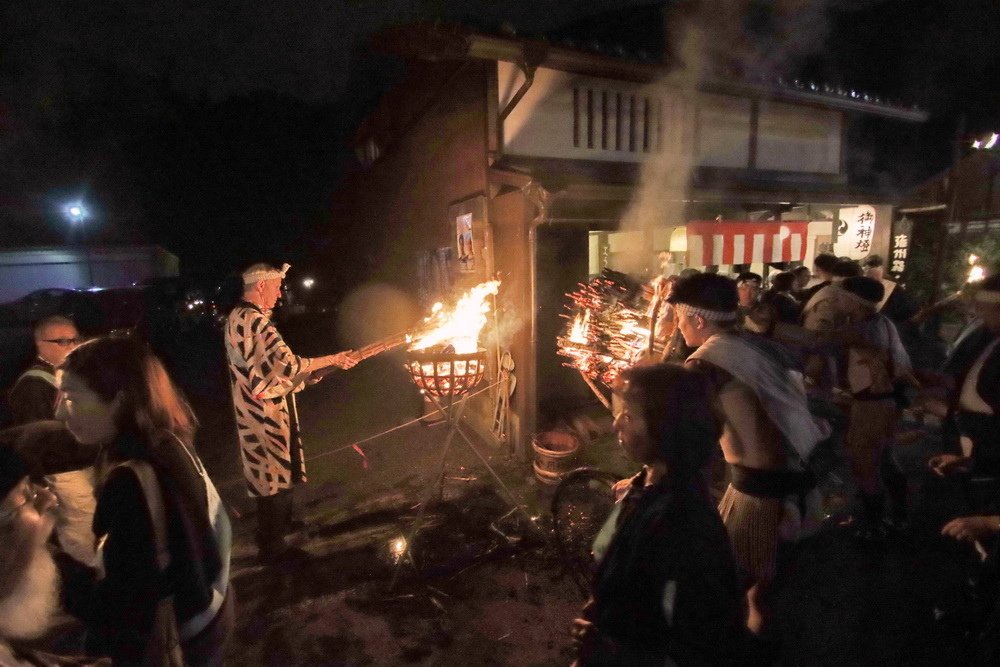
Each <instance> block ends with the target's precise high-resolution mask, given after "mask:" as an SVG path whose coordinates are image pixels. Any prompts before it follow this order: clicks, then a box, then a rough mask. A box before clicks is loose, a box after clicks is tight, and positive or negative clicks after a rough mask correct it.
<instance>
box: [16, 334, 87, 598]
mask: <svg viewBox="0 0 1000 667" xmlns="http://www.w3.org/2000/svg"><path fill="white" fill-rule="evenodd" d="M79 343H80V334H79V333H78V332H77V329H76V325H74V324H73V321H72V320H70V319H69V318H67V317H63V316H62V315H52V316H49V317H46V318H44V319H42V320H40V321H39V322H38V324H36V325H35V349H36V350H37V351H38V358H37V359H36V360H35V362H34V363H33V364H32V365H31V366H30V367H29V368H28V370H26V371H25V372H24V373H22V374H21V377H19V378H18V379H17V382H16V383H15V384H14V388H13V389H12V390H11V392H10V409H11V414H12V415H13V417H14V424H15V425H17V426H18V428H17V429H11V430H10V431H5V432H4V433H3V434H2V436H0V440H2V441H11V442H14V441H16V442H18V443H19V445H18V446H19V449H18V451H19V452H21V454H22V455H23V456H24V457H25V459H27V460H28V461H29V463H31V464H32V465H33V466H34V467H35V468H37V469H38V470H34V469H33V470H34V472H35V474H41V473H43V472H44V473H46V474H45V480H46V482H47V483H48V485H49V487H50V488H51V489H52V492H53V493H54V494H55V495H56V497H57V498H58V499H59V505H60V507H59V509H58V511H57V514H58V516H59V521H58V522H57V525H56V539H55V542H56V544H57V545H58V547H59V549H58V551H57V552H56V554H55V559H56V564H57V565H58V566H59V572H60V576H61V578H62V580H63V594H64V596H63V606H64V607H65V608H66V610H67V611H69V612H70V613H71V614H73V615H75V616H78V617H82V616H84V615H86V614H87V605H88V604H89V595H90V588H91V585H92V582H93V579H94V576H95V569H94V568H95V566H96V564H97V553H96V551H95V549H94V532H93V530H92V528H91V524H92V522H93V520H94V509H95V507H96V505H97V501H96V499H95V497H94V467H93V465H92V461H89V462H83V461H82V460H80V459H79V457H78V456H76V454H77V450H78V447H77V446H76V445H75V443H74V441H73V438H72V436H71V435H70V434H69V432H68V431H66V429H65V426H64V425H63V424H61V423H59V422H56V421H54V419H55V407H56V399H57V398H58V394H59V392H58V390H57V389H56V386H55V381H56V380H55V369H56V367H57V366H59V364H61V363H62V362H63V360H64V359H66V356H67V355H68V354H69V353H70V352H72V351H73V350H74V349H75V348H76V347H77V345H78V344H79ZM43 458H44V459H45V461H44V463H43V462H42V461H41V460H40V459H43ZM64 459H70V460H71V461H72V464H71V465H61V461H62V460H64ZM53 465H54V466H55V469H47V468H51V466H53Z"/></svg>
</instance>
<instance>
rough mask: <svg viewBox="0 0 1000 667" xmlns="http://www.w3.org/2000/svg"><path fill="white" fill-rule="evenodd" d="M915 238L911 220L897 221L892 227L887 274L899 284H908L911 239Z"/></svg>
mask: <svg viewBox="0 0 1000 667" xmlns="http://www.w3.org/2000/svg"><path fill="white" fill-rule="evenodd" d="M911 238H913V221H912V220H910V219H909V218H905V217H904V218H902V219H901V220H897V221H896V224H894V225H893V226H892V237H891V238H890V239H889V257H887V258H886V267H885V270H886V273H888V274H889V275H890V276H892V279H893V280H895V281H896V282H897V283H904V282H906V276H905V273H906V260H907V258H908V257H909V255H910V239H911Z"/></svg>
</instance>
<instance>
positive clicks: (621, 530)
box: [572, 364, 745, 665]
mask: <svg viewBox="0 0 1000 667" xmlns="http://www.w3.org/2000/svg"><path fill="white" fill-rule="evenodd" d="M622 392H623V409H622V411H621V412H620V414H619V415H618V417H617V418H616V420H615V430H616V431H617V432H618V438H619V442H620V443H621V446H622V448H623V449H624V450H625V453H626V454H627V455H628V456H629V457H630V458H632V459H633V460H635V461H638V462H641V463H643V464H644V469H643V471H642V472H640V473H639V474H638V475H636V476H635V478H633V480H632V482H631V484H630V485H629V488H628V490H627V492H626V493H625V496H624V498H622V499H621V501H620V502H619V503H618V504H617V505H616V507H615V510H614V511H613V512H612V515H611V517H609V519H608V522H607V524H606V525H605V527H604V529H602V531H601V536H599V537H598V543H597V544H595V555H597V556H598V557H599V559H600V563H599V569H598V571H597V574H596V576H595V578H594V582H593V597H592V599H591V601H590V602H588V604H587V606H586V607H585V608H584V610H583V616H582V618H578V619H576V620H575V621H574V625H573V630H572V632H573V636H574V640H575V643H576V645H577V649H578V660H577V664H579V665H646V664H650V665H652V664H655V665H663V664H672V663H670V662H669V661H673V662H674V663H678V664H698V665H704V664H713V665H715V664H729V663H735V662H737V661H738V660H739V659H740V655H741V648H742V646H743V637H744V622H745V611H744V607H743V591H742V589H741V587H740V584H739V580H738V577H737V574H736V566H735V565H734V563H733V557H732V553H731V550H730V547H729V542H728V539H727V537H726V530H725V528H724V526H723V525H722V520H721V519H720V518H719V513H718V511H717V510H716V509H715V507H714V505H713V503H712V501H711V500H710V498H709V493H708V490H707V487H706V484H705V480H704V478H703V476H702V472H701V471H702V469H703V468H704V466H705V464H706V463H707V461H708V459H709V457H710V456H711V453H712V451H713V450H714V449H715V447H716V446H717V444H716V443H717V442H718V437H719V433H720V425H719V424H718V422H717V421H716V419H715V416H714V415H713V413H712V409H711V401H710V400H709V395H708V388H707V385H706V382H705V380H704V379H703V378H702V377H701V376H700V375H699V374H698V373H696V372H695V371H691V370H688V369H685V368H683V367H681V366H677V365H673V364H661V365H655V366H645V367H635V368H632V369H630V370H629V371H627V372H626V373H625V374H624V376H623V383H622ZM609 533H613V537H611V538H610V542H608V540H606V539H602V537H606V536H607V535H608V534H609ZM605 544H606V547H605V546H604V545H605Z"/></svg>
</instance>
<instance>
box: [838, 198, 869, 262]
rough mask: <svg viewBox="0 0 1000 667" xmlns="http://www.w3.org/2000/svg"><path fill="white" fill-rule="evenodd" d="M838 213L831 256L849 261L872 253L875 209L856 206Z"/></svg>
mask: <svg viewBox="0 0 1000 667" xmlns="http://www.w3.org/2000/svg"><path fill="white" fill-rule="evenodd" d="M839 213H840V219H839V220H838V222H837V240H836V242H835V243H834V244H833V254H835V255H837V256H839V257H850V258H851V259H864V258H865V257H867V256H868V255H869V254H870V253H871V251H872V240H873V238H874V234H875V222H876V220H875V209H874V208H873V207H871V206H856V207H853V208H842V209H840V212H839Z"/></svg>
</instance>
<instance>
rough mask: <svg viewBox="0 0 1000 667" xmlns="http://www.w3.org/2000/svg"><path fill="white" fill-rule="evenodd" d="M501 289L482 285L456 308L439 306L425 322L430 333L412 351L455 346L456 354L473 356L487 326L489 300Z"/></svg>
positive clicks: (495, 282) (494, 283) (494, 282)
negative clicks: (439, 346) (488, 298)
mask: <svg viewBox="0 0 1000 667" xmlns="http://www.w3.org/2000/svg"><path fill="white" fill-rule="evenodd" d="M499 289H500V281H499V280H491V281H489V282H485V283H480V284H479V285H476V286H475V287H473V288H472V289H471V290H469V291H468V292H467V293H466V294H465V295H464V296H463V297H462V298H460V299H459V300H458V302H457V303H456V304H455V306H454V307H453V308H450V309H449V308H445V307H444V305H443V304H441V303H436V304H434V307H433V308H432V309H431V315H430V317H427V318H425V319H424V326H425V329H429V330H426V331H425V332H424V333H422V334H421V335H420V336H419V337H418V338H417V340H415V341H413V343H412V344H411V345H410V349H411V350H425V349H427V348H429V347H433V346H434V345H451V346H452V347H454V348H455V353H456V354H471V353H473V352H476V351H477V350H478V349H479V332H480V331H482V329H483V327H484V326H486V315H487V313H489V312H490V304H489V302H488V301H487V299H486V297H488V296H490V295H493V294H496V293H497V291H498V290H499Z"/></svg>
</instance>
